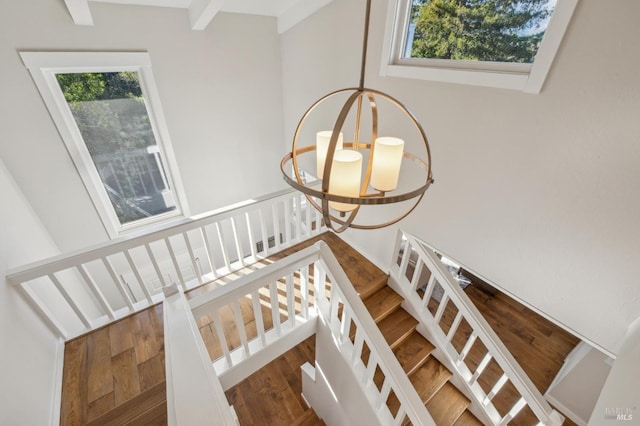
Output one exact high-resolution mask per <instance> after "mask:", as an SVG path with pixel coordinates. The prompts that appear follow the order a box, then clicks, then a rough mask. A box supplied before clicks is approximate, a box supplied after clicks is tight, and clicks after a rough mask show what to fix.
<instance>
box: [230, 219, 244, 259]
mask: <svg viewBox="0 0 640 426" xmlns="http://www.w3.org/2000/svg"><path fill="white" fill-rule="evenodd" d="M231 230H232V231H233V241H234V243H235V245H236V254H237V256H238V261H239V262H240V265H242V266H244V253H243V252H242V244H240V239H239V238H238V229H237V228H236V219H235V218H234V217H232V218H231Z"/></svg>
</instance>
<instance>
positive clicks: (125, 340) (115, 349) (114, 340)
mask: <svg viewBox="0 0 640 426" xmlns="http://www.w3.org/2000/svg"><path fill="white" fill-rule="evenodd" d="M132 329H133V319H132V317H127V318H124V319H121V320H120V321H116V322H114V323H113V324H111V325H110V326H109V342H110V344H111V356H115V355H118V354H119V353H121V352H124V351H125V350H127V349H131V348H133V334H132Z"/></svg>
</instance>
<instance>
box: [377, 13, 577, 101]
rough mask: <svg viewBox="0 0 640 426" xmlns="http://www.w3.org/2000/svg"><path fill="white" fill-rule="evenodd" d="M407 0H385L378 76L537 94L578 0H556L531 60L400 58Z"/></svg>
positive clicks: (406, 21) (406, 22) (405, 26)
mask: <svg viewBox="0 0 640 426" xmlns="http://www.w3.org/2000/svg"><path fill="white" fill-rule="evenodd" d="M411 4H412V0H390V1H389V6H388V9H387V21H386V27H385V36H384V43H383V47H382V61H381V67H380V74H381V76H383V77H401V78H413V79H420V80H431V81H438V82H445V83H458V84H467V85H474V86H484V87H494V88H501V89H512V90H519V91H523V92H525V93H532V94H538V93H540V92H541V91H542V87H543V86H544V82H545V79H546V77H547V75H548V73H549V70H550V69H551V65H552V63H553V59H554V58H555V55H556V53H557V51H558V48H559V47H560V44H561V42H562V38H563V37H564V34H565V32H566V30H567V28H568V26H569V22H570V21H571V16H572V15H573V12H574V10H575V8H576V6H577V4H578V0H558V1H557V3H556V6H555V9H554V11H553V14H552V15H551V19H550V20H549V25H548V27H547V30H546V31H545V34H544V37H543V39H542V42H541V43H540V48H539V49H538V53H537V54H536V57H535V60H534V62H533V64H518V63H507V62H483V61H477V62H476V61H458V60H450V59H406V58H403V57H402V52H404V45H405V43H406V36H407V31H408V26H409V15H410V14H409V10H410V8H411Z"/></svg>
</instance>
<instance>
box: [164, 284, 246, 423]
mask: <svg viewBox="0 0 640 426" xmlns="http://www.w3.org/2000/svg"><path fill="white" fill-rule="evenodd" d="M166 293H169V294H166V298H165V300H164V303H163V305H164V306H163V308H164V314H163V315H164V347H165V370H166V380H167V417H168V423H169V425H170V426H177V425H207V424H208V425H220V424H221V425H233V424H237V417H236V415H235V411H234V410H233V407H231V406H229V403H228V401H227V399H226V397H225V394H224V390H223V389H222V385H221V384H220V381H219V380H218V377H217V376H216V374H215V371H214V370H213V366H212V365H211V361H210V360H209V354H208V353H207V349H206V348H205V346H204V342H203V341H202V337H201V336H200V332H199V331H198V326H197V324H196V323H195V320H194V318H193V315H192V314H191V310H190V309H189V306H188V303H187V300H186V298H185V297H184V294H183V293H182V291H181V290H180V289H178V288H177V287H173V288H172V291H171V292H166ZM171 293H173V294H171Z"/></svg>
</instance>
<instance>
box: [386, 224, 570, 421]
mask: <svg viewBox="0 0 640 426" xmlns="http://www.w3.org/2000/svg"><path fill="white" fill-rule="evenodd" d="M393 259H394V261H393V262H392V265H391V268H390V278H391V280H390V285H391V286H392V287H393V288H394V289H396V290H397V291H399V292H400V294H401V295H402V296H403V297H404V298H405V301H406V302H407V303H409V306H410V310H411V311H412V312H414V314H415V315H417V316H418V317H419V318H418V319H419V321H420V322H421V325H422V326H423V327H424V330H426V332H427V333H428V334H430V335H429V336H427V337H428V338H429V339H430V340H432V343H433V344H434V345H435V346H436V348H437V349H439V350H440V351H441V353H442V355H443V356H444V357H445V358H446V359H445V360H444V361H445V364H446V365H448V366H450V367H452V368H453V370H454V371H453V372H454V374H455V376H457V378H458V379H460V380H462V382H463V383H464V384H465V386H466V389H467V391H468V393H471V394H472V396H473V397H474V399H475V401H473V403H474V405H475V407H476V408H478V409H480V410H481V411H482V412H483V414H484V415H485V417H486V418H487V419H489V420H490V421H491V423H492V424H494V425H506V424H508V423H509V422H511V421H512V420H513V419H514V418H515V417H516V416H517V415H518V414H519V413H520V412H521V411H522V410H523V409H525V407H528V408H529V409H530V410H531V412H532V413H533V415H535V417H537V419H538V421H539V422H540V423H541V424H544V425H561V424H562V422H563V420H564V419H563V417H562V415H560V413H558V412H557V411H556V410H554V409H552V407H551V406H550V405H549V404H548V403H547V401H546V400H545V399H544V397H543V396H542V394H541V393H540V392H539V391H538V389H537V388H536V387H535V385H534V384H533V382H532V381H531V379H530V378H529V377H528V376H527V374H526V373H525V372H524V371H523V370H522V368H521V367H520V365H519V364H518V363H517V361H516V360H515V359H514V358H513V356H512V355H511V353H510V352H509V350H508V349H507V348H506V346H505V345H504V344H503V343H502V341H501V340H500V338H499V337H498V336H497V335H496V333H495V332H494V331H493V329H492V328H491V326H490V325H489V324H488V323H487V321H486V320H485V319H484V318H483V316H482V314H481V313H480V312H479V311H478V309H477V308H476V307H475V306H474V305H473V303H472V302H471V300H470V299H469V298H468V297H467V295H466V294H465V293H464V291H463V290H462V289H461V288H460V286H459V284H458V283H457V282H456V280H455V279H454V278H453V276H452V275H451V273H450V272H449V271H448V270H447V269H446V267H445V266H444V265H443V263H442V262H441V261H440V258H439V257H438V254H437V253H436V252H435V251H434V250H433V249H431V248H430V247H428V246H427V245H426V244H425V243H423V242H422V241H420V240H418V239H417V238H416V237H414V236H413V235H410V234H407V233H404V232H402V231H399V232H398V238H397V241H396V245H395V249H394V257H393ZM425 277H428V278H427V279H428V281H427V282H426V283H425V282H423V281H422V280H423V279H425ZM434 296H435V297H434ZM438 298H440V300H437V299H438ZM471 355H473V357H472V356H471ZM472 358H474V359H472ZM501 391H502V392H509V393H510V396H511V397H512V398H511V399H513V403H512V404H511V405H510V406H508V407H506V408H505V407H502V406H500V407H496V405H494V403H493V399H494V397H495V396H496V395H497V394H498V393H499V392H501Z"/></svg>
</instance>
